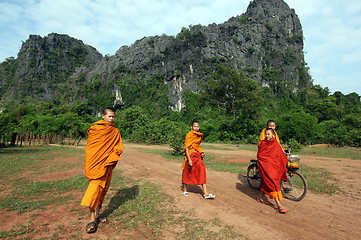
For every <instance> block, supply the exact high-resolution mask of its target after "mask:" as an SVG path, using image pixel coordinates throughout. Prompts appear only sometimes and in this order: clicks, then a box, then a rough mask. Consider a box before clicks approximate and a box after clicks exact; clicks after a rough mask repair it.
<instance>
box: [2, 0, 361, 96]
mask: <svg viewBox="0 0 361 240" xmlns="http://www.w3.org/2000/svg"><path fill="white" fill-rule="evenodd" d="M249 2H250V0H222V1H219V0H182V1H179V0H141V1H140V0H138V1H135V0H122V1H119V0H76V1H74V0H0V33H1V34H0V62H3V61H4V60H5V59H6V58H8V57H15V58H16V57H17V53H18V52H19V50H20V48H21V45H22V42H25V41H26V40H27V39H28V38H29V35H30V34H31V35H40V36H42V37H44V36H47V35H48V34H50V33H59V34H67V35H69V36H71V37H74V38H76V39H79V40H82V41H83V42H84V43H85V44H88V45H91V46H93V47H95V48H96V49H97V50H98V51H99V52H100V53H101V54H103V55H114V54H115V52H116V51H117V50H118V49H119V48H120V47H121V46H124V45H128V46H130V45H131V44H133V43H134V42H135V41H136V40H138V39H141V38H143V37H149V36H156V35H162V34H166V35H168V36H171V35H173V36H175V35H177V33H179V32H180V31H181V29H182V27H188V26H190V25H197V24H201V25H204V26H207V25H208V24H212V23H216V24H221V23H223V22H225V21H227V20H228V19H229V18H231V17H233V16H238V15H241V14H242V13H244V12H245V11H246V9H247V6H248V4H249ZM285 2H286V3H287V4H288V5H289V6H290V7H291V8H293V9H295V12H296V14H297V16H298V17H299V18H300V21H301V24H302V28H303V34H304V44H305V45H304V52H305V61H306V63H307V64H308V67H309V68H310V70H309V72H310V74H311V77H312V79H313V83H314V84H319V85H321V86H322V87H323V88H324V87H328V88H329V90H330V93H331V94H332V93H334V92H335V91H340V92H342V93H343V94H349V93H352V92H356V93H357V94H359V95H361V1H360V0H333V1H329V0H327V1H326V0H285Z"/></svg>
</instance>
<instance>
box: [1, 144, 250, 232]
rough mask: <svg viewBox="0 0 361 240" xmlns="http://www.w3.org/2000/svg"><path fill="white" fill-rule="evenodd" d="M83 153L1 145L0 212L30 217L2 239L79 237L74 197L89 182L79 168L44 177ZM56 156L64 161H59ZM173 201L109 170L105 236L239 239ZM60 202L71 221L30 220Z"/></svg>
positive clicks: (79, 213)
mask: <svg viewBox="0 0 361 240" xmlns="http://www.w3.org/2000/svg"><path fill="white" fill-rule="evenodd" d="M83 152H84V149H76V148H67V147H50V146H26V147H15V148H1V149H0V172H1V174H0V186H1V187H2V189H6V190H4V191H2V194H1V195H0V213H2V214H5V213H6V214H5V215H8V214H9V213H14V214H16V215H18V216H19V215H20V216H21V214H24V213H30V214H32V216H33V218H32V220H28V221H27V222H26V223H24V224H21V225H14V226H13V227H12V228H11V229H10V230H7V231H0V238H1V239H64V234H67V235H66V236H68V239H82V237H81V233H83V231H84V229H83V227H84V226H82V225H81V226H80V225H79V224H78V223H79V222H80V221H81V220H83V219H84V218H85V216H84V211H83V210H84V209H83V208H82V207H81V206H79V204H80V200H81V198H79V196H82V194H83V193H84V191H85V189H86V187H87V185H88V181H87V180H86V178H85V176H84V175H83V173H82V172H81V171H80V173H79V174H76V175H75V176H71V177H66V178H63V179H58V180H53V179H52V178H48V177H46V176H54V175H55V174H56V173H58V172H60V171H70V172H71V171H75V172H76V171H79V170H82V169H83V164H84V162H83V161H84V160H83V155H82V154H83ZM77 156H78V157H77ZM59 158H60V159H67V160H64V161H59V160H58V159H59ZM180 161H181V160H180ZM44 176H45V177H44ZM5 186H6V187H5ZM173 201H174V199H172V197H170V196H169V195H167V194H166V193H164V192H163V191H162V188H161V187H160V186H158V185H156V184H153V183H150V182H144V181H142V182H141V181H136V180H134V179H131V178H124V177H123V176H122V173H121V171H114V174H113V178H112V184H111V188H110V190H109V194H108V195H107V197H106V200H105V202H108V204H107V206H105V208H104V215H105V216H109V215H110V214H112V221H111V223H109V225H110V224H111V225H110V226H109V229H112V230H111V232H109V233H108V237H109V239H112V238H116V236H119V234H121V235H122V236H129V238H134V236H136V238H137V239H164V238H167V236H171V237H172V238H173V239H242V238H243V237H242V236H239V234H236V232H235V231H234V228H233V227H231V226H225V225H222V224H221V223H220V221H219V220H217V219H214V220H212V221H204V220H201V219H198V218H197V217H196V216H193V215H192V214H191V213H183V214H181V213H180V211H179V210H178V209H176V208H175V205H174V203H173ZM64 205H67V206H71V207H69V210H68V213H67V214H68V215H69V218H71V219H73V220H72V221H74V223H73V224H71V225H70V226H67V225H65V224H61V223H59V224H58V225H57V226H56V228H53V229H51V227H50V226H48V225H47V224H45V223H44V224H43V225H41V226H38V225H37V224H36V223H35V220H33V219H35V218H36V216H39V215H41V213H47V210H48V209H49V208H55V209H56V208H59V207H61V206H64ZM0 216H1V215H0ZM69 221H71V220H69ZM40 229H46V230H44V231H45V233H44V232H43V233H42V234H43V235H42V236H44V234H45V235H46V234H48V235H46V237H43V238H39V236H38V235H37V234H39V233H40V231H41V230H40ZM35 236H37V237H35ZM244 239H246V238H245V237H244Z"/></svg>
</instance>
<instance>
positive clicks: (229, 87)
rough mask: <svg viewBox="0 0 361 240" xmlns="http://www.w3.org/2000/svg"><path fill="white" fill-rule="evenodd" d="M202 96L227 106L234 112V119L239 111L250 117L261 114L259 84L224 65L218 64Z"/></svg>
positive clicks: (228, 109) (227, 108)
mask: <svg viewBox="0 0 361 240" xmlns="http://www.w3.org/2000/svg"><path fill="white" fill-rule="evenodd" d="M202 87H203V90H202V97H203V99H205V100H206V101H208V102H210V103H211V104H213V105H217V106H225V108H226V110H227V112H228V113H232V115H233V121H235V116H236V113H237V112H241V113H242V114H243V115H247V116H248V117H249V118H252V117H255V116H257V115H258V114H259V109H260V105H261V103H262V98H261V97H260V95H259V92H260V88H259V85H258V84H257V83H256V82H255V81H253V80H250V79H247V78H246V77H245V76H244V74H243V73H239V72H237V71H235V70H233V69H231V68H229V67H226V66H224V65H222V64H221V65H218V66H217V68H216V70H215V71H214V73H213V74H212V75H211V76H210V78H209V79H208V81H207V82H206V83H205V84H203V86H202Z"/></svg>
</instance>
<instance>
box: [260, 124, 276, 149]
mask: <svg viewBox="0 0 361 240" xmlns="http://www.w3.org/2000/svg"><path fill="white" fill-rule="evenodd" d="M267 128H272V129H273V131H274V133H275V138H276V140H277V142H278V143H280V139H279V137H278V134H277V132H276V130H275V129H276V122H275V121H273V120H269V121H268V122H267V127H266V128H264V129H263V130H262V131H261V134H260V136H259V140H258V144H257V145H258V147H259V146H260V145H261V142H262V140H264V139H265V131H266V129H267Z"/></svg>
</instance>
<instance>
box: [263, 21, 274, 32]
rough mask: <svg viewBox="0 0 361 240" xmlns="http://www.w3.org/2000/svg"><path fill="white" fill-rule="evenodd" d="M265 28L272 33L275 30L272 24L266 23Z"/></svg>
mask: <svg viewBox="0 0 361 240" xmlns="http://www.w3.org/2000/svg"><path fill="white" fill-rule="evenodd" d="M264 26H265V27H266V28H267V30H268V31H269V32H272V30H273V25H272V24H271V23H268V22H267V23H265V24H264Z"/></svg>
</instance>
